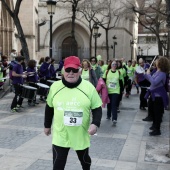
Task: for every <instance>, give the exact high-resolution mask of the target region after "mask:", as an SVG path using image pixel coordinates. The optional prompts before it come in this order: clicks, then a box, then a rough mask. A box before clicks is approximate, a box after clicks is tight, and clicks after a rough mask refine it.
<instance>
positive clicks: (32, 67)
mask: <svg viewBox="0 0 170 170" xmlns="http://www.w3.org/2000/svg"><path fill="white" fill-rule="evenodd" d="M27 73H28V74H29V73H31V74H29V75H28V76H27V82H28V83H29V86H32V87H35V88H37V85H36V83H37V82H38V74H37V71H36V61H35V60H29V62H28V68H27ZM35 104H39V103H38V102H36V96H35V98H34V99H33V100H30V99H29V100H28V105H29V106H35Z"/></svg>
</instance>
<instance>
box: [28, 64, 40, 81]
mask: <svg viewBox="0 0 170 170" xmlns="http://www.w3.org/2000/svg"><path fill="white" fill-rule="evenodd" d="M27 72H34V74H33V76H29V75H28V77H27V81H28V82H34V83H37V82H38V75H37V72H36V70H35V69H32V68H30V67H28V68H27Z"/></svg>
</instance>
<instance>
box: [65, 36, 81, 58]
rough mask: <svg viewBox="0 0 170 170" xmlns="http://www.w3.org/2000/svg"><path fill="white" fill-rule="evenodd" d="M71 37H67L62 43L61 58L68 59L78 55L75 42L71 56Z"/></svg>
mask: <svg viewBox="0 0 170 170" xmlns="http://www.w3.org/2000/svg"><path fill="white" fill-rule="evenodd" d="M72 42H73V41H72V37H71V36H70V37H67V38H65V39H64V40H63V43H62V57H68V56H71V55H74V56H77V53H78V45H77V41H76V40H75V45H74V54H73V45H72Z"/></svg>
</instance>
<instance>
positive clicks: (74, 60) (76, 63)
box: [64, 56, 81, 69]
mask: <svg viewBox="0 0 170 170" xmlns="http://www.w3.org/2000/svg"><path fill="white" fill-rule="evenodd" d="M80 66H81V64H80V59H79V58H78V57H76V56H69V57H67V58H66V59H65V60H64V69H66V68H69V67H71V68H75V69H78V68H79V67H80Z"/></svg>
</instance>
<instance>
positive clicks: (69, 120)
mask: <svg viewBox="0 0 170 170" xmlns="http://www.w3.org/2000/svg"><path fill="white" fill-rule="evenodd" d="M82 121H83V112H73V111H65V112H64V125H66V126H81V125H82Z"/></svg>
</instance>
